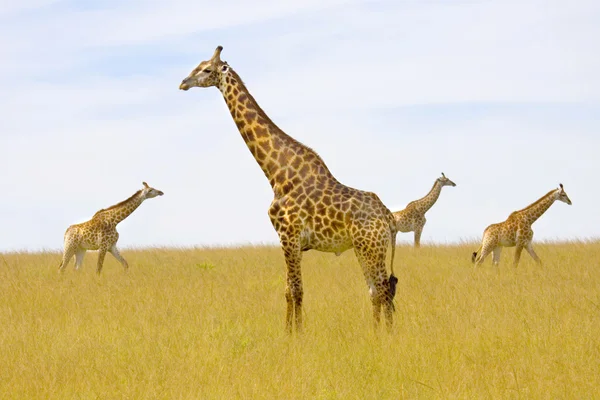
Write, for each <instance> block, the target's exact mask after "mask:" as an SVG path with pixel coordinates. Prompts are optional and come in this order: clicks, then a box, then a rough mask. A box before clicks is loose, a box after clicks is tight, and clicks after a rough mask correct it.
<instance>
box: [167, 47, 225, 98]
mask: <svg viewBox="0 0 600 400" xmlns="http://www.w3.org/2000/svg"><path fill="white" fill-rule="evenodd" d="M222 50H223V46H218V47H217V48H216V50H215V53H214V54H213V56H212V58H211V59H210V60H208V61H202V62H201V63H200V64H198V66H197V67H196V68H194V69H193V70H192V72H190V74H189V75H188V76H187V77H186V78H185V79H184V80H183V81H182V82H181V84H180V85H179V89H181V90H189V89H190V88H193V87H211V86H217V87H219V85H220V84H221V78H222V77H223V75H224V74H227V73H228V72H229V65H227V63H226V62H225V61H221V51H222Z"/></svg>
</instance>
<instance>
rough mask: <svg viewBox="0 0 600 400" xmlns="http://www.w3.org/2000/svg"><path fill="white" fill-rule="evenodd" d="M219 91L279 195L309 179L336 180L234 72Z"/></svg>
mask: <svg viewBox="0 0 600 400" xmlns="http://www.w3.org/2000/svg"><path fill="white" fill-rule="evenodd" d="M219 90H221V93H222V94H223V98H224V99H225V103H227V107H228V108H229V111H230V113H231V116H232V117H233V120H234V122H235V124H236V125H237V127H238V130H239V131H240V134H241V135H242V138H243V139H244V142H246V145H247V146H248V149H249V150H250V152H251V153H252V155H253V156H254V158H255V159H256V162H257V163H258V165H259V166H260V168H261V169H262V170H263V172H264V174H265V176H266V177H267V179H268V180H269V183H270V184H271V187H272V188H273V191H274V192H275V195H276V196H277V195H279V196H282V195H285V194H286V193H287V192H289V191H290V190H291V189H292V188H293V187H294V186H296V185H300V184H302V183H306V182H307V181H309V182H310V180H308V179H304V178H306V177H308V176H311V177H313V176H314V177H315V178H314V179H315V180H320V181H321V182H325V181H336V180H335V178H334V177H333V175H332V174H331V172H330V171H329V169H328V168H327V166H326V165H325V162H324V161H323V160H322V159H321V157H319V155H318V154H317V153H316V152H315V151H313V150H312V149H310V148H308V147H306V146H304V145H303V144H302V143H300V142H298V141H297V140H295V139H294V138H292V137H290V136H288V135H287V134H286V133H285V132H283V131H282V130H281V129H279V127H277V125H275V123H273V121H271V119H270V118H269V117H268V116H267V114H266V113H265V112H264V111H263V110H262V109H261V108H260V106H259V105H258V103H257V102H256V100H254V97H252V95H251V94H250V92H249V91H248V89H247V88H246V86H245V85H244V83H243V82H242V80H241V78H240V77H239V75H238V74H237V73H236V72H235V71H233V70H232V69H229V73H228V74H227V75H225V76H224V77H223V78H222V81H221V84H220V86H219ZM315 183H316V182H315Z"/></svg>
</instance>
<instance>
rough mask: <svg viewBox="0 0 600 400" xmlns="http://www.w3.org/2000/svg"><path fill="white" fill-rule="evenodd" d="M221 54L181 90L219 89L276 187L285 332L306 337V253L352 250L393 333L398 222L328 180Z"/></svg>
mask: <svg viewBox="0 0 600 400" xmlns="http://www.w3.org/2000/svg"><path fill="white" fill-rule="evenodd" d="M222 49H223V48H222V47H221V46H219V47H217V49H216V50H215V52H214V54H213V56H212V58H211V59H210V60H208V61H202V62H201V63H200V64H199V65H198V66H197V67H196V68H194V70H193V71H192V72H191V73H190V74H189V76H188V77H187V78H185V79H184V80H183V82H182V83H181V85H180V86H179V88H180V89H182V90H188V89H190V88H192V87H211V86H216V87H217V88H218V89H219V90H220V91H221V93H222V95H223V97H224V99H225V103H226V104H227V107H228V108H229V111H230V113H231V116H232V117H233V120H234V122H235V124H236V125H237V128H238V130H239V131H240V134H241V135H242V138H243V139H244V142H246V145H247V146H248V149H249V150H250V152H251V153H252V155H253V156H254V158H255V159H256V161H257V162H258V165H259V166H260V168H261V169H262V170H263V172H264V174H265V175H266V177H267V179H268V180H269V183H270V184H271V187H272V188H273V193H274V199H273V202H272V203H271V206H270V207H269V210H268V214H269V218H270V220H271V223H272V224H273V227H274V228H275V230H276V231H277V233H278V235H279V239H280V243H281V247H282V249H283V253H284V256H285V262H286V265H287V276H286V282H287V284H286V290H285V298H286V301H287V314H286V328H287V330H288V332H291V331H292V326H293V323H294V321H295V326H296V330H297V331H301V330H302V297H303V288H302V274H301V268H300V262H301V259H302V252H303V251H307V250H311V249H313V250H319V251H324V252H332V253H341V252H343V251H346V250H348V249H351V248H354V252H355V254H356V256H357V258H358V261H359V263H360V265H361V267H362V270H363V273H364V276H365V279H366V281H367V285H368V287H369V293H370V296H371V302H372V306H373V318H374V322H375V325H376V326H377V325H378V324H379V320H380V312H381V307H382V306H383V307H384V315H385V318H386V322H387V326H388V328H391V326H392V321H393V316H392V311H393V307H394V305H393V298H394V295H395V292H396V283H397V281H398V279H397V278H396V277H395V276H394V273H393V260H394V250H395V247H394V243H395V239H396V223H395V221H394V216H393V215H392V213H391V212H390V211H389V210H388V209H387V207H386V206H385V205H384V204H383V203H382V202H381V200H380V199H379V197H377V195H376V194H374V193H371V192H364V191H362V190H357V189H353V188H351V187H348V186H345V185H343V184H341V183H340V182H338V181H337V179H336V178H335V177H334V176H333V175H332V174H331V172H330V171H329V169H328V168H327V166H326V165H325V162H324V161H323V160H322V159H321V157H320V156H319V155H318V154H317V153H316V152H315V151H314V150H312V149H310V148H308V147H306V146H305V145H303V144H302V143H300V142H298V141H297V140H295V139H293V138H292V137H290V136H288V135H287V134H286V133H285V132H283V131H282V130H281V129H279V128H278V127H277V125H275V124H274V123H273V122H272V121H271V119H270V118H269V117H268V116H267V114H266V113H265V112H264V111H263V110H262V109H261V108H260V107H259V105H258V104H257V102H256V101H255V100H254V98H253V97H252V95H251V94H250V92H249V91H248V89H247V88H246V86H245V85H244V83H243V82H242V80H241V79H240V76H239V75H238V74H237V73H236V72H235V71H234V70H233V69H232V68H231V67H230V66H229V65H228V64H227V62H224V61H221V58H220V53H221V50H222ZM388 246H392V253H391V265H392V267H391V269H392V271H391V275H390V276H389V277H388V275H387V271H386V264H385V262H386V252H387V247H388Z"/></svg>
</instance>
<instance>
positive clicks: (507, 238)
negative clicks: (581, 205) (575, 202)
mask: <svg viewBox="0 0 600 400" xmlns="http://www.w3.org/2000/svg"><path fill="white" fill-rule="evenodd" d="M556 200H559V201H562V202H563V203H567V204H568V205H571V204H572V203H571V199H569V196H567V193H566V192H565V189H564V188H563V185H562V183H561V184H560V185H559V187H558V188H557V189H554V190H551V191H549V192H548V193H546V194H545V195H544V196H542V197H541V198H540V199H539V200H537V201H536V202H535V203H533V204H531V205H529V206H527V207H525V208H524V209H522V210H519V211H515V212H513V213H512V214H510V215H509V216H508V218H507V219H506V221H504V222H500V223H497V224H492V225H490V226H488V227H487V228H485V230H484V231H483V241H482V243H481V246H479V249H477V251H476V252H474V253H473V255H472V257H471V260H472V261H473V263H475V267H477V266H479V265H481V264H482V263H483V261H484V260H485V258H486V257H487V255H488V254H490V252H491V253H492V262H493V264H494V265H496V266H497V265H498V264H499V263H500V254H501V252H502V248H503V247H515V246H516V249H515V258H514V261H513V266H515V267H516V266H517V265H519V260H520V259H521V252H522V251H523V249H527V252H528V253H529V255H530V256H531V257H532V258H533V259H534V260H535V262H537V263H538V264H540V265H541V263H542V260H540V258H539V257H538V256H537V254H535V251H534V250H533V246H532V244H531V241H532V239H533V230H532V229H531V225H532V224H533V223H534V222H535V221H536V220H537V219H538V218H539V217H541V216H542V214H544V213H545V212H546V210H548V208H550V206H551V205H552V204H554V202H555V201H556Z"/></svg>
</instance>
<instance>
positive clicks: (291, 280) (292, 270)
mask: <svg viewBox="0 0 600 400" xmlns="http://www.w3.org/2000/svg"><path fill="white" fill-rule="evenodd" d="M280 239H281V247H282V249H283V253H284V256H285V263H286V266H287V270H286V287H285V299H286V301H287V313H286V317H285V323H286V329H287V331H288V332H289V333H291V332H292V320H294V319H295V321H296V331H297V332H301V331H302V297H303V289H302V270H301V267H300V263H301V260H302V252H301V251H300V242H299V240H298V239H297V238H289V237H286V236H285V235H281V236H280Z"/></svg>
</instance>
